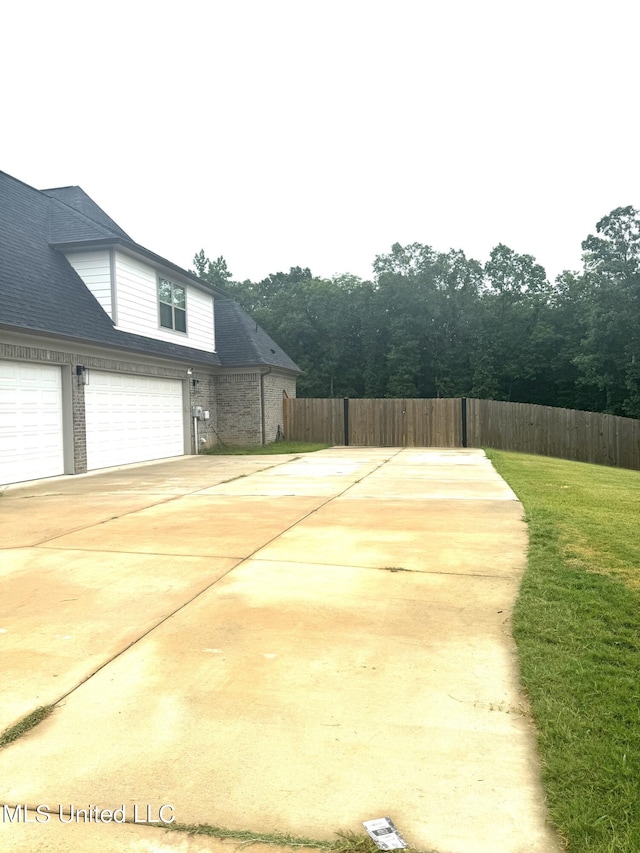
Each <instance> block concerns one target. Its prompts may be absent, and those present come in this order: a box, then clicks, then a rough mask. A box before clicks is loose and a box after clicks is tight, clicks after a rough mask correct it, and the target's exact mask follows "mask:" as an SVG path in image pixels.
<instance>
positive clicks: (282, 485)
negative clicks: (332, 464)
mask: <svg viewBox="0 0 640 853" xmlns="http://www.w3.org/2000/svg"><path fill="white" fill-rule="evenodd" d="M353 482H354V481H353V478H351V477H337V476H328V477H322V478H321V477H304V476H300V475H298V476H292V475H288V476H269V475H268V474H253V475H252V476H251V477H240V478H239V479H237V480H232V481H231V482H228V483H222V484H221V485H219V486H211V487H210V488H208V489H202V491H200V492H196V493H195V494H196V495H264V496H265V497H270V496H273V497H287V496H288V497H294V496H300V497H305V496H307V497H310V496H311V497H312V496H317V497H324V498H330V497H336V496H337V495H339V494H341V493H342V492H344V491H345V489H348V488H350V487H351V486H352V485H353Z"/></svg>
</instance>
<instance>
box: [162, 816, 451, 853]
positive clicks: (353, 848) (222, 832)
mask: <svg viewBox="0 0 640 853" xmlns="http://www.w3.org/2000/svg"><path fill="white" fill-rule="evenodd" d="M162 828H163V829H168V830H172V831H176V832H186V833H188V834H189V835H208V836H210V837H211V838H219V839H222V840H225V839H229V840H233V841H240V842H241V843H240V847H246V846H249V845H251V844H276V845H278V846H280V847H293V848H295V847H308V848H312V849H315V850H326V851H331V853H379V850H378V847H377V846H376V845H375V844H374V842H373V841H372V840H371V838H370V837H369V836H368V835H364V834H363V835H358V834H357V833H355V832H337V833H336V836H337V840H336V841H324V840H321V839H317V838H304V837H301V836H297V835H289V834H288V833H281V832H252V831H251V830H245V829H227V828H226V827H224V826H211V825H209V824H185V823H167V824H162ZM407 850H408V851H409V853H411V851H414V853H418V851H416V850H415V848H412V847H407ZM425 853H428V851H425ZM430 853H436V851H435V850H434V851H430Z"/></svg>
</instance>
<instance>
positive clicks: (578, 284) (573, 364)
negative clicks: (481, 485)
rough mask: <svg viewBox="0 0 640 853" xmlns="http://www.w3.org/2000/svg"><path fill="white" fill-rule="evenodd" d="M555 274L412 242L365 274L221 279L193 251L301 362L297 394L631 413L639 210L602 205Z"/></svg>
mask: <svg viewBox="0 0 640 853" xmlns="http://www.w3.org/2000/svg"><path fill="white" fill-rule="evenodd" d="M582 249H583V266H582V269H581V270H579V271H565V272H563V273H562V274H561V275H559V276H558V277H557V278H556V281H555V282H554V283H550V282H549V280H548V279H547V276H546V273H545V270H544V268H543V267H542V266H540V264H538V263H536V261H535V259H534V258H533V257H532V256H531V255H521V254H517V253H516V252H514V251H513V250H512V249H510V248H508V247H507V246H505V245H503V244H500V245H498V246H496V247H495V249H493V251H492V252H491V255H490V258H489V260H488V261H487V262H486V263H484V264H482V263H480V262H478V261H476V260H473V259H471V258H467V257H466V255H465V254H464V252H462V251H454V250H451V251H449V252H438V251H436V250H435V249H433V248H431V247H430V246H428V245H423V244H421V243H413V244H411V245H407V246H401V245H400V244H399V243H396V244H394V245H393V246H392V247H391V251H390V252H389V253H388V254H384V255H379V256H378V257H376V259H375V262H374V264H373V277H372V279H371V280H363V279H360V278H358V277H356V276H353V275H341V276H335V277H333V278H331V279H326V278H317V277H315V276H313V275H312V273H311V270H309V269H308V268H306V267H305V268H302V267H292V268H291V269H290V270H289V272H287V273H284V272H278V273H274V274H272V275H269V276H267V278H265V279H263V280H262V281H260V282H252V281H249V280H247V281H242V282H239V281H233V277H232V274H231V273H230V271H229V270H228V268H227V264H226V262H225V259H224V257H219V258H218V259H217V260H214V261H211V260H210V259H209V258H208V257H207V256H206V255H205V253H204V251H201V252H199V253H198V254H197V255H196V256H195V257H194V265H195V273H196V274H197V275H199V276H200V277H201V278H203V279H204V280H206V281H209V282H210V283H211V284H214V285H216V286H218V287H222V288H223V289H224V290H225V291H226V292H227V293H229V295H230V296H232V297H233V298H234V299H236V300H237V301H238V302H239V303H240V304H241V305H242V307H243V308H245V310H246V311H248V312H249V313H250V314H251V316H252V317H253V318H254V319H255V320H256V321H257V322H258V323H260V325H261V326H263V328H264V329H265V330H266V331H267V332H268V333H269V334H270V335H271V337H272V338H273V339H274V340H276V341H277V342H278V343H279V344H280V346H282V347H283V349H284V350H285V351H286V352H287V353H288V354H289V355H290V356H291V358H293V359H294V361H296V362H297V364H298V365H299V366H300V368H301V369H302V370H303V371H304V372H303V374H302V376H301V377H300V378H299V380H298V394H299V396H306V397H460V396H464V397H480V398H485V399H494V400H511V401H514V402H526V403H538V404H541V405H549V406H564V407H567V408H574V409H586V410H589V411H596V412H608V413H611V414H617V415H626V416H627V417H635V418H640V211H638V210H635V209H634V208H633V207H621V208H617V209H616V210H613V211H612V212H611V213H610V214H608V215H607V216H605V217H604V218H603V219H601V220H600V222H598V224H597V226H596V233H595V234H591V235H589V236H588V237H587V239H586V240H585V241H584V242H583V243H582Z"/></svg>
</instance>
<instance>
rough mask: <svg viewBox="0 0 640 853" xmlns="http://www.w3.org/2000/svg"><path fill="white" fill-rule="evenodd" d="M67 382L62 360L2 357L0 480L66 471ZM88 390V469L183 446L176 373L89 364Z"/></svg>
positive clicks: (177, 453)
mask: <svg viewBox="0 0 640 853" xmlns="http://www.w3.org/2000/svg"><path fill="white" fill-rule="evenodd" d="M71 380H72V381H74V382H75V381H77V380H76V378H75V376H74V377H71ZM62 386H63V383H62V369H61V368H60V367H58V366H53V365H40V364H29V363H26V362H8V361H0V484H2V483H16V482H21V481H24V480H32V479H38V478H40V477H55V476H56V475H58V474H63V473H64V471H65V460H64V435H65V430H69V431H70V430H71V424H70V423H68V422H65V418H64V406H63V393H62ZM84 390H85V416H86V440H87V467H88V469H89V470H90V471H91V470H94V469H96V468H106V467H109V466H111V465H125V464H127V463H130V462H144V461H147V460H150V459H162V458H166V457H167V456H180V455H182V454H183V453H184V426H183V406H182V382H181V381H180V380H179V379H156V378H154V377H149V376H131V375H126V374H119V373H107V372H103V371H97V370H91V371H89V384H88V385H86V386H85V389H84ZM66 420H67V421H68V419H66ZM71 447H72V441H71V438H69V448H71ZM67 470H69V467H67Z"/></svg>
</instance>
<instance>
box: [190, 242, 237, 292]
mask: <svg viewBox="0 0 640 853" xmlns="http://www.w3.org/2000/svg"><path fill="white" fill-rule="evenodd" d="M193 263H194V266H195V274H196V275H197V276H198V278H201V279H202V280H203V281H207V282H209V284H212V285H213V286H214V287H220V288H222V289H223V290H224V289H225V287H226V286H227V283H228V282H229V280H230V279H231V272H230V271H229V268H228V267H227V262H226V261H225V259H224V258H223V256H222V255H220V257H219V258H216V260H215V261H210V260H209V258H207V257H206V255H205V253H204V249H200V251H199V252H198V253H197V254H196V255H194V256H193Z"/></svg>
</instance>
